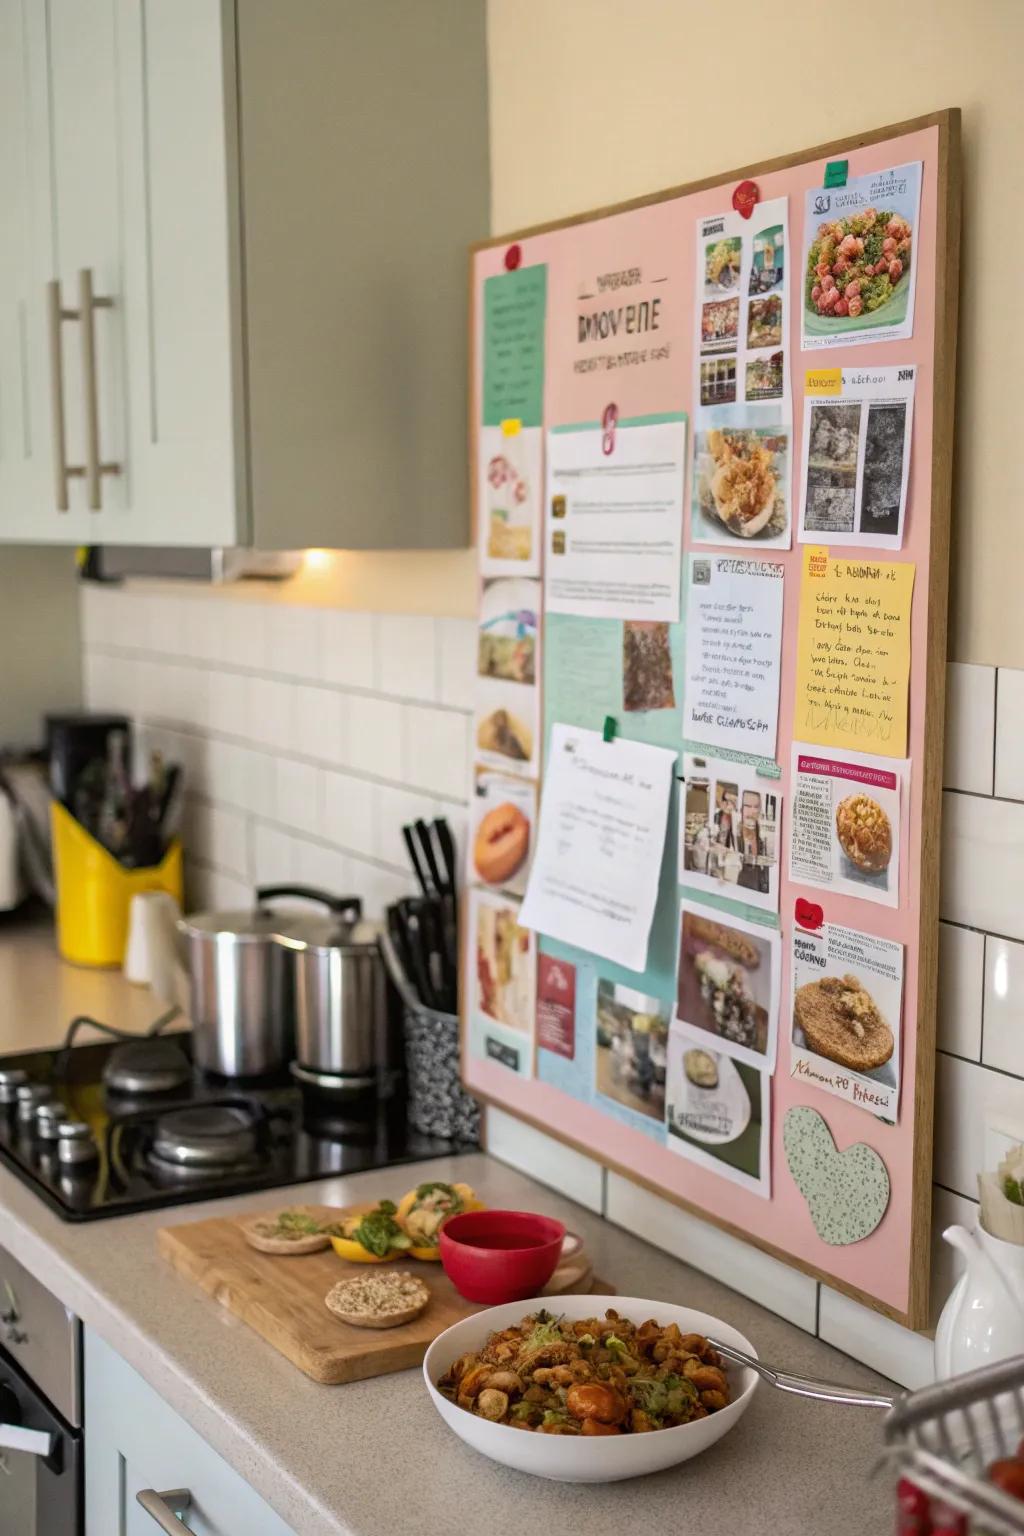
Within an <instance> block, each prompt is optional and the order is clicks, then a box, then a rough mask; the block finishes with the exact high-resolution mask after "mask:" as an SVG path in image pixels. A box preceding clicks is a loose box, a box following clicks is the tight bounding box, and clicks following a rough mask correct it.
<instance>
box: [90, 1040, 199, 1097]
mask: <svg viewBox="0 0 1024 1536" xmlns="http://www.w3.org/2000/svg"><path fill="white" fill-rule="evenodd" d="M191 1077H192V1069H191V1067H190V1066H189V1064H188V1059H187V1057H186V1056H185V1053H184V1051H182V1050H181V1048H180V1047H179V1046H177V1045H175V1044H174V1042H173V1041H172V1040H132V1041H130V1042H129V1043H128V1044H127V1045H118V1046H116V1047H115V1048H114V1050H113V1051H112V1052H111V1054H110V1059H109V1060H108V1062H107V1064H106V1066H105V1067H104V1069H103V1082H104V1084H105V1085H106V1087H107V1088H108V1089H110V1091H111V1092H112V1093H125V1094H131V1095H136V1094H150V1093H170V1092H171V1091H172V1090H173V1089H175V1088H181V1087H183V1086H184V1084H185V1083H187V1082H189V1081H190V1080H191Z"/></svg>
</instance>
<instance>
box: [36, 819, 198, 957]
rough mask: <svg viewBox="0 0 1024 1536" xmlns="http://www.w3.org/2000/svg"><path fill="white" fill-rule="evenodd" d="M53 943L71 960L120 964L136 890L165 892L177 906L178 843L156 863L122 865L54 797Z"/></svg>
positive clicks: (179, 883)
mask: <svg viewBox="0 0 1024 1536" xmlns="http://www.w3.org/2000/svg"><path fill="white" fill-rule="evenodd" d="M50 825H51V829H52V832H53V864H54V875H55V883H56V887H57V947H58V949H59V950H60V952H61V954H62V955H63V957H64V959H65V960H70V961H71V963H72V964H73V965H95V966H119V965H123V964H124V954H125V948H126V946H127V943H128V909H129V907H130V905H131V899H132V897H133V896H134V895H135V894H136V892H137V891H169V892H170V893H171V895H172V896H173V897H175V899H176V900H177V902H178V905H179V906H180V905H181V901H182V894H183V888H182V859H181V844H180V842H178V840H177V839H175V840H174V841H173V842H172V843H171V845H170V847H169V848H168V850H167V852H166V853H165V854H164V856H163V858H162V859H161V861H160V863H159V864H154V865H152V866H150V867H148V868H146V869H125V868H124V867H123V866H122V865H121V864H119V863H118V862H117V860H116V859H115V858H114V857H113V856H112V855H111V854H109V853H108V852H107V850H106V849H105V848H104V847H103V846H102V844H101V843H98V842H97V841H96V839H95V838H94V837H92V836H90V834H89V833H88V832H87V831H86V830H85V828H84V827H83V826H82V824H81V823H80V822H78V821H76V820H75V818H74V817H73V816H72V815H71V813H70V811H68V810H66V809H65V807H64V806H63V805H61V804H60V803H59V802H58V801H56V800H55V801H53V802H52V805H51V815H50Z"/></svg>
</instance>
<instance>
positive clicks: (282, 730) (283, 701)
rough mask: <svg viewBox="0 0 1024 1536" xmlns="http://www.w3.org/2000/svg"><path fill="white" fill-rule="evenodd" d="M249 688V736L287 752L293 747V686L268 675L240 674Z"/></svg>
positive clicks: (261, 743) (247, 727)
mask: <svg viewBox="0 0 1024 1536" xmlns="http://www.w3.org/2000/svg"><path fill="white" fill-rule="evenodd" d="M238 681H239V686H240V687H244V688H245V689H246V699H247V705H246V708H247V712H248V723H247V726H246V732H245V734H246V736H247V737H248V738H249V739H250V741H255V742H259V744H260V746H263V747H270V748H273V749H275V750H277V751H279V752H287V751H288V750H289V749H291V747H292V741H293V732H292V690H291V688H290V687H289V685H288V684H287V683H281V682H277V681H276V680H275V679H273V678H269V677H250V678H245V679H243V678H239V680H238Z"/></svg>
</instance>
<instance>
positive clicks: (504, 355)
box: [483, 266, 548, 427]
mask: <svg viewBox="0 0 1024 1536" xmlns="http://www.w3.org/2000/svg"><path fill="white" fill-rule="evenodd" d="M547 292H548V269H547V267H546V266H538V267H520V268H519V269H518V271H516V272H501V273H499V274H498V275H497V276H495V277H488V278H487V279H486V280H485V282H484V316H483V327H484V335H483V356H484V387H483V425H484V426H485V427H499V426H500V425H501V423H502V422H503V421H518V422H519V423H520V424H521V425H522V426H524V427H539V426H542V425H543V419H544V321H545V315H546V311H547Z"/></svg>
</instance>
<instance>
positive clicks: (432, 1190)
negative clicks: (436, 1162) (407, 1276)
mask: <svg viewBox="0 0 1024 1536" xmlns="http://www.w3.org/2000/svg"><path fill="white" fill-rule="evenodd" d="M483 1209H484V1205H483V1202H482V1201H480V1200H478V1199H477V1197H476V1195H475V1194H474V1192H473V1190H472V1189H471V1188H470V1187H469V1185H468V1184H443V1183H441V1182H440V1181H434V1182H433V1183H430V1184H418V1185H417V1186H416V1188H415V1189H410V1190H409V1192H408V1194H406V1195H403V1196H402V1198H401V1200H400V1201H399V1203H398V1209H397V1210H396V1211H395V1220H396V1221H397V1222H398V1224H399V1226H400V1227H401V1228H402V1229H403V1230H404V1231H405V1232H406V1233H407V1234H408V1236H409V1238H410V1240H411V1246H410V1248H409V1255H410V1257H411V1258H414V1259H439V1258H440V1257H441V1251H440V1248H439V1247H438V1233H439V1232H440V1230H441V1226H442V1224H443V1223H444V1222H445V1221H447V1219H448V1217H449V1216H455V1215H457V1214H458V1213H459V1212H460V1211H482V1210H483Z"/></svg>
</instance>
